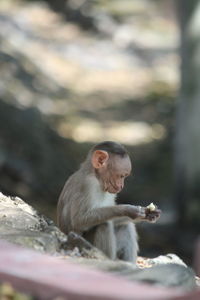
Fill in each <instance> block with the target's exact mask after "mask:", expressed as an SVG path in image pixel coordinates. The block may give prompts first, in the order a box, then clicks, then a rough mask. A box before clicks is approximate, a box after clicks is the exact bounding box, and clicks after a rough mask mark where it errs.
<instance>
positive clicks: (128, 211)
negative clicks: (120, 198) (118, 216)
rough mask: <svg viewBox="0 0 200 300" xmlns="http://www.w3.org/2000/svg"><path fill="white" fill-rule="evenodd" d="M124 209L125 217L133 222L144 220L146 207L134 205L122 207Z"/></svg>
mask: <svg viewBox="0 0 200 300" xmlns="http://www.w3.org/2000/svg"><path fill="white" fill-rule="evenodd" d="M123 206H124V208H125V215H126V216H127V217H129V218H131V219H133V220H134V221H143V220H145V219H146V207H142V206H134V205H130V204H127V205H123Z"/></svg>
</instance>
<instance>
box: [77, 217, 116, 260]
mask: <svg viewBox="0 0 200 300" xmlns="http://www.w3.org/2000/svg"><path fill="white" fill-rule="evenodd" d="M83 237H84V238H85V239H86V240H88V241H89V242H91V244H93V245H94V246H95V247H97V248H98V249H100V250H101V251H103V252H104V253H105V254H106V255H107V256H108V257H109V258H110V259H113V260H114V259H116V238H115V232H114V225H113V222H112V221H108V222H105V223H102V224H100V225H98V226H95V227H93V228H92V229H90V230H89V231H87V232H85V233H84V234H83Z"/></svg>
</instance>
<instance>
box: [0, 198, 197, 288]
mask: <svg viewBox="0 0 200 300" xmlns="http://www.w3.org/2000/svg"><path fill="white" fill-rule="evenodd" d="M0 239H3V240H6V241H9V242H10V243H14V244H18V245H21V246H23V247H26V248H27V247H28V248H32V249H34V250H36V251H39V252H43V253H48V254H50V255H52V256H57V257H59V259H62V260H68V261H73V262H75V263H78V264H84V265H87V266H89V267H90V268H93V269H99V270H102V271H106V272H112V273H114V274H116V275H118V276H124V277H126V278H127V279H129V280H134V281H135V280H136V281H143V282H148V283H151V284H156V285H161V286H170V287H180V288H182V289H183V290H192V289H193V288H195V287H196V285H197V283H196V279H195V274H194V272H193V270H192V269H190V268H189V267H187V266H186V265H185V264H184V263H183V261H182V260H181V259H180V258H179V257H177V256H176V255H175V254H168V255H166V256H159V257H157V258H154V259H144V258H138V263H137V266H134V265H132V264H131V263H127V262H123V261H111V260H109V259H108V258H107V257H106V256H105V255H104V254H103V253H102V252H101V251H99V250H98V249H96V248H95V247H93V246H92V245H91V244H90V243H88V242H87V241H86V240H84V239H83V238H82V237H80V236H78V235H77V234H75V233H73V232H72V233H70V234H69V235H65V234H64V233H62V232H61V231H60V230H59V229H58V228H57V227H56V226H55V224H54V223H53V221H51V220H50V219H48V218H46V217H45V216H44V215H41V214H39V213H38V212H37V211H36V210H35V209H34V208H33V207H31V206H30V205H28V204H27V203H25V202H24V201H23V200H21V199H20V198H18V197H7V196H5V195H3V194H2V193H0Z"/></svg>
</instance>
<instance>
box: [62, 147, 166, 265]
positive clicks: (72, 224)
mask: <svg viewBox="0 0 200 300" xmlns="http://www.w3.org/2000/svg"><path fill="white" fill-rule="evenodd" d="M131 169H132V167H131V160H130V157H129V155H128V152H127V150H126V149H125V148H124V146H122V145H121V144H119V143H116V142H112V141H105V142H102V143H100V144H97V145H95V146H94V147H93V148H92V149H91V150H90V151H89V153H88V155H87V158H86V160H85V161H84V162H83V163H82V165H81V167H80V169H79V170H78V171H76V172H75V173H74V174H73V175H72V176H71V177H70V178H69V179H68V180H67V182H66V183H65V186H64V188H63V190H62V192H61V195H60V197H59V201H58V206H57V220H58V226H59V228H60V229H61V230H62V231H63V232H64V233H66V234H67V233H69V232H70V231H74V232H76V233H78V234H80V235H82V236H83V237H84V238H85V239H86V240H88V241H90V242H91V243H92V244H93V245H94V246H96V247H97V248H99V249H100V250H102V251H103V252H104V253H105V254H106V255H107V256H108V257H109V258H111V259H113V260H114V259H117V258H118V259H122V260H124V261H129V262H133V263H135V262H136V258H137V253H138V242H137V233H136V229H135V225H134V223H133V222H136V221H149V222H155V221H156V220H157V219H158V218H159V217H160V210H159V209H157V208H155V209H154V210H150V209H149V208H148V207H141V206H133V205H116V203H115V199H116V195H117V194H118V193H119V192H120V191H121V190H122V189H123V187H124V181H125V178H126V177H127V176H129V175H130V173H131Z"/></svg>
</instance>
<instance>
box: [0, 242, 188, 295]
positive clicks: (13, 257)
mask: <svg viewBox="0 0 200 300" xmlns="http://www.w3.org/2000/svg"><path fill="white" fill-rule="evenodd" d="M0 256H1V260H0V280H7V281H9V282H11V283H12V284H13V285H14V287H15V288H18V289H20V290H22V291H23V292H29V293H31V294H32V295H34V296H36V297H37V299H42V300H44V299H53V298H55V297H58V296H60V297H64V299H67V300H79V299H80V300H89V299H95V300H122V299H123V300H133V299H137V300H140V299H141V300H145V299H148V300H151V299H152V300H156V299H157V300H162V299H163V300H164V299H165V300H167V299H172V298H173V297H175V296H182V295H183V293H182V292H180V291H178V290H174V289H173V290H170V289H164V288H158V287H157V288H154V287H151V286H148V285H144V284H139V283H133V282H129V281H126V280H124V279H122V278H116V277H114V276H111V275H109V274H105V273H102V272H99V271H94V270H89V269H87V268H86V267H83V266H78V265H75V264H72V263H70V262H67V261H61V260H59V259H58V258H55V257H50V256H48V255H42V254H40V253H37V252H33V251H31V250H28V249H22V248H19V247H17V246H13V245H9V244H7V243H6V242H3V241H0Z"/></svg>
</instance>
